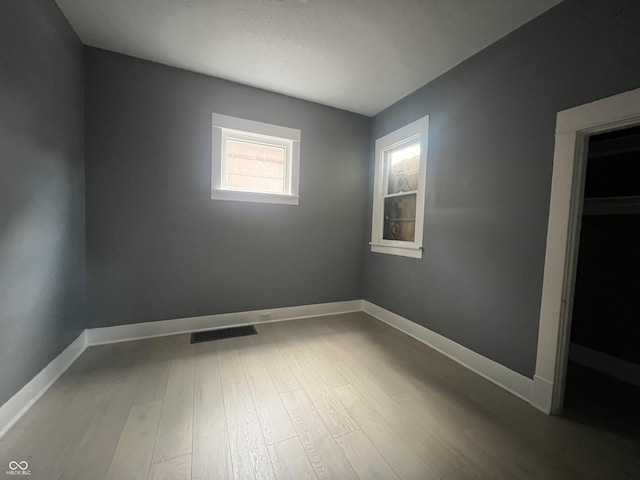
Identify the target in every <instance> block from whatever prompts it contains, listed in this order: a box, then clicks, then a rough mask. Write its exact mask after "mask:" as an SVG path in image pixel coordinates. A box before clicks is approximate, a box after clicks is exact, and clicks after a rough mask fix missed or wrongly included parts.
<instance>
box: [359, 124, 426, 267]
mask: <svg viewBox="0 0 640 480" xmlns="http://www.w3.org/2000/svg"><path fill="white" fill-rule="evenodd" d="M428 131H429V116H428V115H427V116H425V117H422V118H420V119H419V120H416V121H415V122H412V123H410V124H408V125H405V126H404V127H402V128H399V129H398V130H395V131H393V132H391V133H389V134H387V135H385V136H383V137H381V138H378V139H377V140H376V142H375V183H374V188H373V218H372V227H371V242H370V245H371V251H372V252H375V253H386V254H390V255H400V256H404V257H412V258H422V252H423V248H422V247H423V245H422V240H423V230H424V205H425V187H426V169H427V145H428ZM416 144H419V145H420V155H419V164H418V174H417V175H418V178H417V188H412V189H410V190H408V191H404V190H402V189H400V190H399V192H395V193H390V192H389V189H390V188H391V187H390V183H389V170H390V165H391V160H390V158H391V155H392V154H393V153H394V152H398V151H401V150H402V149H403V148H406V149H407V150H409V149H410V147H412V146H413V147H414V148H416ZM413 158H415V157H413ZM414 172H415V170H414ZM414 195H415V224H414V225H415V228H414V231H413V239H412V240H397V239H390V238H385V233H384V229H385V220H386V221H387V222H388V224H387V225H391V224H392V223H393V222H392V220H390V219H389V218H386V219H385V199H387V200H389V199H391V198H392V197H399V196H404V197H409V196H411V197H413V196H414ZM396 220H397V222H409V223H413V221H414V220H413V217H410V218H402V219H396ZM397 224H398V223H396V225H397ZM389 236H392V235H389V234H387V237H389Z"/></svg>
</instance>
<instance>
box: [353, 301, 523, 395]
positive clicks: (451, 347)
mask: <svg viewBox="0 0 640 480" xmlns="http://www.w3.org/2000/svg"><path fill="white" fill-rule="evenodd" d="M363 310H364V311H365V312H366V313H368V314H369V315H371V316H372V317H375V318H377V319H378V320H380V321H382V322H384V323H386V324H388V325H390V326H392V327H393V328H395V329H397V330H400V331H401V332H403V333H405V334H407V335H409V336H410V337H413V338H415V339H416V340H418V341H420V342H422V343H424V344H425V345H428V346H429V347H431V348H433V349H434V350H437V351H439V352H440V353H442V354H443V355H446V356H447V357H449V358H451V359H452V360H454V361H456V362H458V363H459V364H461V365H463V366H465V367H467V368H468V369H469V370H471V371H473V372H475V373H477V374H478V375H480V376H482V377H484V378H486V379H487V380H489V381H491V382H493V383H495V384H496V385H498V386H499V387H502V388H504V389H505V390H507V391H509V392H511V393H513V394H514V395H516V396H517V397H520V398H522V399H523V400H525V401H527V402H529V399H530V395H531V387H532V384H533V381H532V380H531V379H530V378H527V377H525V376H524V375H521V374H519V373H517V372H514V371H513V370H510V369H508V368H507V367H505V366H504V365H501V364H499V363H498V362H495V361H493V360H491V359H489V358H487V357H483V356H482V355H480V354H479V353H476V352H474V351H473V350H470V349H468V348H467V347H464V346H462V345H460V344H459V343H456V342H454V341H453V340H449V339H448V338H447V337H444V336H442V335H440V334H438V333H435V332H433V331H431V330H429V329H428V328H426V327H423V326H422V325H419V324H417V323H414V322H412V321H411V320H407V319H406V318H404V317H401V316H400V315H397V314H395V313H393V312H390V311H389V310H386V309H384V308H382V307H379V306H377V305H375V304H373V303H371V302H367V301H366V300H365V301H363Z"/></svg>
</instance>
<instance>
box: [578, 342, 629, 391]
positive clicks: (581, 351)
mask: <svg viewBox="0 0 640 480" xmlns="http://www.w3.org/2000/svg"><path fill="white" fill-rule="evenodd" d="M569 359H570V360H573V361H574V362H576V363H579V364H581V365H584V366H585V367H589V368H592V369H594V370H597V371H598V372H601V373H604V374H606V375H610V376H612V377H614V378H617V379H618V380H622V381H624V382H627V383H631V384H633V385H637V386H640V365H638V364H635V363H631V362H628V361H626V360H623V359H621V358H617V357H613V356H611V355H607V354H606V353H602V352H598V351H596V350H592V349H590V348H587V347H584V346H582V345H578V344H577V343H572V344H571V345H570V347H569Z"/></svg>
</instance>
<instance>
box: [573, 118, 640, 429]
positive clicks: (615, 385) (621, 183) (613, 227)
mask: <svg viewBox="0 0 640 480" xmlns="http://www.w3.org/2000/svg"><path fill="white" fill-rule="evenodd" d="M588 152H589V153H588V158H587V177H586V181H585V195H584V209H583V217H582V227H581V231H580V245H579V258H578V268H577V274H576V282H575V294H574V304H573V317H572V324H571V353H570V360H572V361H571V362H570V363H569V367H568V369H567V382H566V396H565V405H564V412H565V413H564V414H565V416H566V417H567V418H569V419H571V420H575V421H579V422H581V423H587V424H589V425H592V426H593V427H594V428H598V429H603V430H607V431H609V432H611V433H614V434H619V435H624V436H631V437H633V438H635V439H640V408H638V405H640V349H639V348H638V338H640V325H639V324H638V321H637V320H638V318H640V299H639V298H638V294H637V293H638V288H637V286H638V281H637V278H638V272H639V271H640V126H636V127H632V128H626V129H622V130H617V131H613V132H607V133H604V134H601V135H595V136H593V137H591V138H590V141H589V150H588Z"/></svg>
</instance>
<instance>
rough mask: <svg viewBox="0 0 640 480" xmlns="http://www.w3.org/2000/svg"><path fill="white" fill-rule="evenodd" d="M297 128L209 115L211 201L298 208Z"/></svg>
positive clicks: (298, 160)
mask: <svg viewBox="0 0 640 480" xmlns="http://www.w3.org/2000/svg"><path fill="white" fill-rule="evenodd" d="M299 165H300V130H297V129H294V128H288V127H282V126H279V125H271V124H268V123H261V122H255V121H253V120H246V119H243V118H235V117H230V116H227V115H219V114H217V113H214V114H213V152H212V175H211V179H212V181H211V183H212V186H211V198H213V199H215V200H235V201H245V202H268V203H284V204H289V205H297V204H298V201H299V197H298V172H299Z"/></svg>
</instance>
